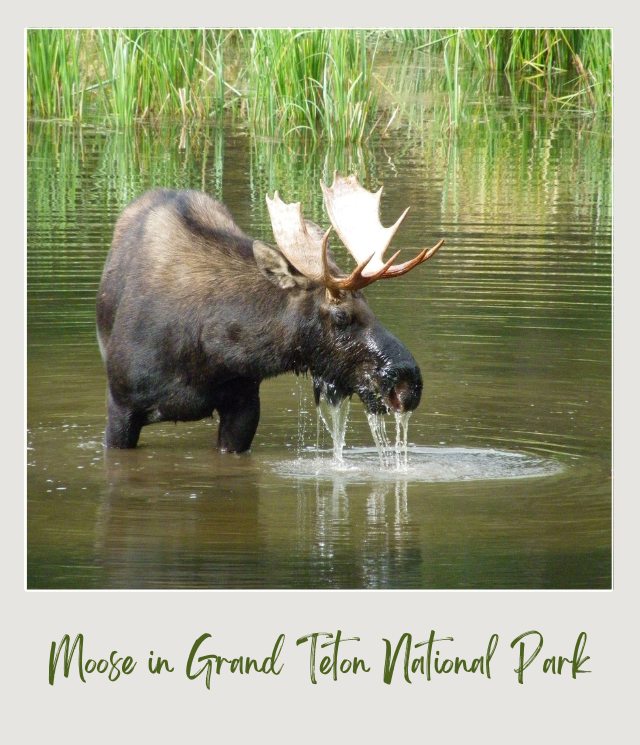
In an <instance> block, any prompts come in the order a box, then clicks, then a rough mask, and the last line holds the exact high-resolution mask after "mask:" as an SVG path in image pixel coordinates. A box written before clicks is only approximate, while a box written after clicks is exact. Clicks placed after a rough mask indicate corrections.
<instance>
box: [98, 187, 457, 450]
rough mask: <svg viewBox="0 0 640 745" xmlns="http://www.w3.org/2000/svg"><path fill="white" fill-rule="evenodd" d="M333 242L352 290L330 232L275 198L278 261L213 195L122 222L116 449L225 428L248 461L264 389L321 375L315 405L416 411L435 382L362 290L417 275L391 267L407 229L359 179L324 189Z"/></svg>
mask: <svg viewBox="0 0 640 745" xmlns="http://www.w3.org/2000/svg"><path fill="white" fill-rule="evenodd" d="M322 190H323V193H324V203H325V207H326V210H327V214H328V216H329V219H330V221H331V225H332V227H333V229H335V231H336V233H337V234H338V236H339V237H340V239H341V241H342V242H343V243H344V245H345V246H346V247H347V249H348V250H349V252H350V253H351V255H352V256H353V258H354V259H355V261H356V264H357V266H356V268H355V269H354V270H353V271H352V272H351V274H349V275H348V276H345V275H344V274H343V273H342V272H340V270H339V269H338V267H337V266H336V264H335V262H334V260H333V258H332V255H331V252H330V250H329V235H330V232H331V228H329V230H327V231H324V230H322V229H321V228H320V227H319V226H318V225H316V224H314V223H312V222H310V221H308V220H305V219H304V218H303V216H302V212H301V208H300V204H298V203H295V204H286V203H284V202H283V201H282V200H281V199H280V197H279V196H278V192H276V193H275V194H274V197H273V199H270V198H269V197H268V196H267V206H268V209H269V214H270V217H271V223H272V227H273V235H274V238H275V243H276V246H277V247H274V246H271V245H268V244H267V243H264V242H262V241H260V240H255V239H253V238H250V237H249V236H247V235H246V234H245V233H244V232H243V231H242V230H241V229H240V228H239V227H238V226H237V225H236V223H235V222H234V220H233V218H232V216H231V213H230V212H229V210H228V209H227V208H226V207H225V206H224V205H223V204H222V203H221V202H218V201H216V200H214V199H212V198H211V197H209V196H207V195H206V194H203V193H200V192H195V191H170V190H165V189H158V190H154V191H150V192H147V193H146V194H144V195H142V196H141V197H140V198H138V199H137V200H135V201H134V202H132V203H131V204H130V205H129V206H128V207H127V208H126V209H125V210H124V212H123V213H122V215H121V216H120V218H119V220H118V222H117V224H116V227H115V232H114V237H113V243H112V245H111V249H110V251H109V254H108V256H107V260H106V264H105V268H104V272H103V275H102V280H101V283H100V288H99V291H98V298H97V328H98V342H99V345H100V351H101V354H102V358H103V360H104V364H105V367H106V372H107V380H108V390H107V419H108V420H107V428H106V433H105V444H106V446H107V447H111V448H133V447H135V446H136V444H137V443H138V438H139V437H140V431H141V429H142V427H144V426H145V425H146V424H152V423H154V422H161V421H191V420H196V419H202V418H204V417H209V416H212V414H213V412H214V411H217V412H218V415H219V417H220V426H219V431H218V447H219V448H220V449H221V450H225V451H229V452H237V453H239V452H242V451H245V450H248V449H249V447H250V446H251V442H252V440H253V437H254V435H255V432H256V429H257V426H258V420H259V418H260V396H259V392H260V383H261V382H262V381H263V380H264V379H265V378H269V377H271V376H274V375H279V374H280V373H285V372H291V371H292V372H297V373H301V372H309V373H310V374H311V376H312V377H313V382H314V391H315V394H316V398H318V397H319V396H320V395H321V394H324V395H326V396H327V398H328V399H329V400H330V401H332V402H333V403H336V402H338V401H339V400H341V399H342V398H345V397H347V396H352V395H353V394H354V393H355V394H357V395H358V396H359V397H360V398H361V400H362V402H363V404H364V406H365V408H366V409H367V410H368V411H369V412H372V413H376V414H382V413H386V412H389V411H398V412H403V411H412V410H413V409H415V408H416V407H417V406H418V404H419V403H420V396H421V393H422V377H421V375H420V369H419V368H418V365H417V364H416V361H415V359H414V358H413V356H412V355H411V353H410V352H409V351H408V349H407V348H406V347H405V346H404V345H403V344H402V343H401V342H400V341H398V339H396V338H395V337H394V336H392V334H390V333H389V332H388V331H387V330H386V329H385V328H383V327H382V326H381V325H380V323H378V321H377V319H376V317H375V316H374V314H373V313H372V311H371V309H370V308H369V306H368V304H367V302H366V300H365V299H364V297H363V295H362V293H361V290H362V289H363V288H364V287H366V286H367V285H369V284H371V283H372V282H375V281H376V280H381V279H392V278H394V277H399V276H401V275H403V274H406V273H407V272H408V271H410V270H411V269H413V268H414V267H416V266H418V265H419V264H421V263H422V262H424V261H426V260H427V259H429V258H431V256H433V255H434V254H435V253H436V251H437V250H438V249H439V248H440V246H441V245H442V244H443V241H442V240H441V241H439V242H438V243H436V245H435V246H433V247H432V248H426V249H424V250H422V251H420V252H419V253H418V255H417V256H415V257H414V258H413V259H411V260H410V261H406V262H404V263H400V264H394V262H395V260H396V259H397V257H398V254H399V253H400V252H397V253H395V254H394V255H393V256H391V258H389V259H388V260H385V259H384V258H383V257H384V253H385V251H386V249H387V247H388V245H389V243H390V242H391V240H392V238H393V235H394V233H395V232H396V230H397V229H398V227H399V226H400V224H401V222H402V221H403V219H404V218H405V216H406V214H407V212H408V209H407V210H405V211H404V213H403V214H402V215H401V216H400V218H399V219H398V220H397V221H396V223H395V224H394V225H392V226H391V227H389V228H385V227H383V226H382V224H381V223H380V218H379V207H380V196H381V193H382V189H380V190H379V191H378V192H376V193H372V192H369V191H367V190H366V189H364V188H363V187H362V186H361V185H360V184H359V183H358V181H357V179H356V177H355V176H351V177H349V178H344V177H339V176H337V177H334V182H333V184H332V186H331V187H327V186H325V185H324V184H322Z"/></svg>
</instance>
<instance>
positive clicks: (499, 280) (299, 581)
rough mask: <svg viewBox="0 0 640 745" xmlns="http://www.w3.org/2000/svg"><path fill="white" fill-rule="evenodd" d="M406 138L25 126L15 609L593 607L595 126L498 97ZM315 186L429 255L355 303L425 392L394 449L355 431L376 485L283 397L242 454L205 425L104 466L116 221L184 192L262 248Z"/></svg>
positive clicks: (601, 194) (599, 333) (603, 474)
mask: <svg viewBox="0 0 640 745" xmlns="http://www.w3.org/2000/svg"><path fill="white" fill-rule="evenodd" d="M420 100H423V99H420ZM416 101H418V103H419V99H418V98H416ZM418 103H416V106H418ZM411 111H412V112H413V113H412V116H413V115H414V114H416V112H418V113H419V107H418V108H415V107H414V108H413V109H412V110H411ZM423 113H424V112H423ZM425 116H426V118H427V121H426V122H424V126H423V123H421V122H420V121H418V117H417V114H416V115H415V117H414V118H412V119H410V120H408V119H405V120H403V121H402V122H401V126H399V127H398V128H397V129H394V130H390V132H389V136H388V137H385V138H384V139H381V140H374V141H372V142H370V143H369V144H368V146H366V147H365V148H363V149H362V150H358V149H355V148H354V149H346V150H344V151H340V152H335V151H324V150H319V151H309V150H308V149H307V150H305V149H302V148H299V149H296V148H295V147H291V146H290V147H281V146H279V145H277V143H272V142H259V143H254V142H252V141H251V139H250V138H249V137H248V136H247V134H246V133H245V132H244V131H243V130H242V129H241V128H240V127H238V126H236V125H235V124H234V123H233V122H229V123H228V124H227V126H226V127H225V128H224V129H223V128H220V127H214V126H211V127H207V128H204V130H201V131H200V132H195V131H193V132H191V131H187V132H186V133H185V132H181V130H180V129H179V128H178V129H174V128H172V127H170V126H166V127H159V128H157V129H154V130H144V129H139V130H131V131H127V132H115V131H111V130H109V129H108V128H105V127H104V126H102V125H101V124H96V125H91V124H90V123H88V124H87V126H84V127H82V128H74V127H71V126H67V125H63V124H59V123H39V122H33V123H30V124H29V127H28V257H27V260H28V306H27V312H28V412H27V418H28V447H29V449H28V452H27V463H28V465H27V477H28V504H27V519H28V532H27V540H28V546H27V582H28V586H29V587H33V588H166V587H201V588H223V587H230V588H241V587H290V588H295V587H306V588H311V587H313V588H602V587H609V586H610V583H611V194H610V170H609V169H610V130H609V128H608V124H607V122H602V121H601V120H597V119H596V120H591V119H589V118H586V117H584V116H581V115H573V114H571V113H570V112H562V113H561V114H559V113H557V112H556V113H554V112H548V113H547V114H546V115H544V116H543V115H541V114H540V113H539V112H538V113H534V112H533V111H531V110H530V109H528V108H527V106H526V105H524V104H523V105H521V106H517V107H515V106H511V105H510V103H509V102H508V101H503V100H501V99H497V100H496V102H495V103H494V105H493V108H492V109H490V110H489V111H488V112H487V113H486V114H482V116H480V115H478V117H477V118H476V119H474V121H473V122H472V123H470V124H469V126H468V127H467V128H466V129H465V128H461V130H460V131H459V132H458V134H457V136H456V137H449V136H448V135H446V133H443V132H442V131H441V130H440V129H439V128H438V127H436V126H431V125H432V124H433V122H430V121H429V120H428V113H427V114H425ZM398 122H400V119H398V120H397V123H398ZM334 167H338V168H340V170H341V171H342V172H345V171H350V170H353V169H355V168H358V169H360V173H361V175H363V176H364V177H365V180H366V181H367V183H368V184H370V185H371V186H372V187H373V186H377V185H378V184H380V183H384V184H385V194H384V196H383V205H382V212H383V214H382V219H383V223H384V224H390V222H392V220H393V219H395V216H397V215H398V214H399V213H400V212H401V211H402V209H403V208H404V207H405V206H407V205H408V204H411V205H412V210H411V212H410V214H409V217H408V218H407V220H406V222H405V224H404V225H403V227H402V229H401V230H400V231H399V233H398V235H397V239H396V244H397V246H398V247H399V248H402V249H406V251H407V253H408V254H412V252H414V251H415V250H417V248H419V247H421V246H423V245H427V244H429V245H432V244H433V243H434V242H435V241H436V240H437V239H438V238H440V237H442V236H443V237H445V238H446V244H445V246H444V248H443V249H442V250H441V251H440V253H439V254H438V256H437V257H435V258H434V259H433V260H431V261H429V262H427V263H426V264H425V265H424V266H422V267H419V268H418V269H416V270H414V271H413V272H411V273H410V274H408V275H406V276H405V277H403V278H401V279H399V280H393V281H384V282H378V283H376V284H374V285H372V286H371V287H369V288H367V290H366V291H365V295H366V297H367V298H368V300H369V303H370V305H371V306H372V308H373V310H374V312H375V313H376V315H377V317H378V319H379V320H380V322H381V323H383V324H384V325H385V326H386V327H387V328H388V329H389V330H390V331H391V332H392V333H393V334H395V335H396V336H397V337H398V338H400V339H401V340H402V341H403V342H404V343H405V344H406V345H407V346H408V347H409V349H410V350H411V351H412V353H413V355H414V356H415V358H416V360H417V361H418V363H419V365H420V367H421V370H422V375H423V379H424V381H425V385H424V392H423V398H422V402H421V405H420V407H419V408H418V409H417V410H416V411H415V412H414V413H413V415H412V417H411V427H410V428H408V429H407V422H402V421H399V422H396V421H395V419H394V417H393V416H389V417H387V418H386V438H387V441H389V442H388V444H386V442H385V441H384V438H383V436H382V434H380V423H379V422H377V423H375V425H376V427H377V428H378V429H377V431H378V433H379V437H380V438H381V439H380V447H381V448H382V447H383V445H384V448H385V451H384V453H383V455H384V456H385V457H386V458H387V459H388V460H390V462H388V463H386V464H383V467H381V464H380V454H379V452H378V450H377V449H376V447H375V443H374V441H373V439H372V433H371V430H370V428H369V423H368V421H367V417H366V416H365V414H364V411H363V408H362V406H361V404H360V403H359V402H358V401H357V400H356V399H354V401H353V403H352V406H351V409H350V411H349V416H348V420H347V417H346V413H344V412H343V413H344V417H343V418H341V415H340V412H334V413H335V417H333V415H332V414H331V412H329V413H328V414H325V417H326V418H327V423H328V425H329V428H330V429H332V431H333V428H334V427H335V428H336V432H337V433H338V434H340V433H341V432H342V434H343V435H344V437H345V440H344V442H342V440H340V438H338V439H337V440H335V442H337V443H338V445H337V447H335V446H334V441H332V439H331V438H330V437H329V435H327V434H325V433H324V431H323V430H324V425H322V424H321V425H320V430H318V426H317V424H316V416H315V413H314V411H313V409H314V407H313V405H312V403H311V396H312V394H313V385H312V381H311V380H309V379H307V378H304V377H301V378H299V379H296V377H295V376H293V375H289V376H282V377H279V378H276V379H273V380H269V381H266V382H265V383H264V384H263V385H262V388H261V401H262V415H261V421H260V426H259V429H258V433H257V436H256V439H255V441H254V446H253V450H252V452H251V453H250V454H248V455H244V456H230V455H221V454H219V453H217V452H216V451H215V450H214V449H213V443H214V442H215V433H216V421H215V420H206V421H202V422H193V423H181V424H177V425H174V424H161V425H154V426H152V427H147V428H145V429H144V430H143V433H142V437H141V443H140V447H139V448H138V449H136V450H134V451H126V452H120V451H118V452H108V453H105V452H104V451H103V449H102V445H101V441H102V436H103V432H104V423H105V376H104V372H103V369H102V364H101V360H100V355H99V352H98V348H97V344H96V340H95V331H94V297H95V292H96V288H97V284H98V280H99V277H100V272H101V269H102V265H103V262H104V258H105V255H106V252H107V249H108V246H109V242H110V239H111V232H112V228H113V224H114V222H115V219H116V217H117V214H118V213H119V211H120V210H121V209H122V207H123V206H124V205H125V204H126V203H127V201H129V200H130V199H132V198H133V197H135V196H136V195H137V194H139V193H140V192H142V191H143V190H144V189H146V188H149V187H151V186H157V185H165V186H172V187H187V186H188V187H191V188H204V189H205V190H207V191H209V192H211V193H213V194H217V195H219V196H221V197H222V198H223V199H224V201H225V202H226V203H227V204H228V205H229V207H230V209H231V210H232V212H233V214H234V216H235V218H236V220H237V221H238V223H239V224H240V225H241V226H242V227H243V228H244V229H245V230H246V231H247V232H248V233H250V234H252V235H255V236H258V237H262V238H264V239H267V240H270V238H271V232H270V228H269V223H268V216H267V213H266V206H265V203H264V194H265V192H266V191H270V192H271V193H272V192H273V190H274V188H279V189H280V192H281V194H282V195H283V198H286V199H292V200H293V199H298V198H299V199H301V200H302V202H303V204H304V207H305V214H308V216H309V217H310V218H311V219H314V220H316V221H318V222H322V223H323V224H324V220H325V218H324V217H323V209H322V201H321V193H320V188H319V180H320V178H321V177H323V178H325V180H326V178H329V177H330V175H331V173H332V170H333V168H334ZM336 253H337V258H338V261H339V262H340V263H341V264H342V266H344V267H345V268H347V267H349V266H350V263H349V259H348V258H347V257H346V255H345V254H344V252H341V251H340V250H339V249H337V250H336ZM403 253H404V251H403ZM401 258H403V259H404V258H405V257H401ZM405 441H407V446H406V450H405V449H404V442H405ZM316 443H317V445H316ZM396 443H398V447H397V452H396ZM334 447H335V450H334ZM404 453H406V456H405V455H404ZM339 456H340V457H341V459H342V462H341V463H339V462H337V461H339Z"/></svg>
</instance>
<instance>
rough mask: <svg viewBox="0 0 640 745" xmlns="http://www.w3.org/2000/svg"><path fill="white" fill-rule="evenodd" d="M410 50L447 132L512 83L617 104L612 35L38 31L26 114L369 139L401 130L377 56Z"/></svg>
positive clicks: (596, 106)
mask: <svg viewBox="0 0 640 745" xmlns="http://www.w3.org/2000/svg"><path fill="white" fill-rule="evenodd" d="M379 50H382V51H383V52H384V55H381V54H379V53H378V52H379ZM408 55H409V56H410V55H419V56H420V57H421V59H422V68H423V69H425V68H426V69H427V70H428V71H429V77H430V79H431V81H432V86H431V88H432V93H433V95H434V96H435V97H438V96H440V97H441V98H442V97H446V99H445V100H443V102H441V104H440V105H443V106H446V111H447V119H448V123H447V127H448V128H450V129H451V128H455V127H456V126H458V124H459V121H460V119H461V117H462V116H464V114H465V111H466V110H467V100H466V98H465V97H466V96H468V95H474V96H475V95H479V96H480V97H481V98H482V97H486V96H491V95H493V93H494V92H495V81H496V78H497V76H500V75H505V74H506V76H507V77H508V79H509V86H510V88H511V90H512V91H514V92H517V95H519V96H522V97H523V100H527V101H534V102H535V103H536V104H538V103H540V104H542V105H544V106H549V105H558V106H561V107H565V108H569V109H573V110H576V109H577V110H580V111H597V112H602V111H604V112H607V113H609V112H610V109H611V35H610V32H609V31H608V30H602V29H462V30H461V29H438V30H432V29H404V30H394V31H381V30H370V31H365V30H358V31H351V30H344V29H329V30H327V29H324V30H308V29H305V30H298V31H291V30H281V29H265V30H256V31H251V30H223V29H110V30H103V31H91V30H60V29H57V30H56V29H54V30H30V31H29V32H28V34H27V62H28V68H27V107H28V112H29V115H30V116H31V117H32V118H61V119H67V120H72V119H73V120H78V121H80V120H89V119H95V118H98V119H100V120H101V121H103V122H111V123H113V124H115V125H117V126H123V125H128V124H131V123H133V122H140V121H142V122H147V121H153V120H159V119H160V118H162V117H171V118H174V119H177V120H179V121H181V122H182V123H183V124H186V123H189V122H193V121H200V122H206V121H208V120H210V119H219V118H220V117H221V116H222V115H223V113H224V111H225V110H227V109H230V108H233V109H237V110H238V111H239V112H240V115H241V116H243V117H245V118H246V121H247V125H248V127H249V128H250V130H251V132H252V133H253V134H254V135H256V136H260V137H273V138H278V139H290V138H291V137H295V136H298V137H300V136H302V137H306V138H307V139H310V140H312V141H314V142H320V141H325V142H328V143H329V144H331V145H333V144H336V143H362V142H364V141H366V139H367V138H368V137H370V136H371V134H372V133H373V132H378V133H381V134H384V133H385V131H386V130H387V129H388V128H389V127H390V126H391V125H392V124H393V123H394V122H395V124H396V125H397V123H398V122H399V121H400V119H401V117H400V116H399V108H400V104H399V103H398V102H397V101H394V100H393V94H394V93H395V86H394V85H393V84H391V85H390V86H388V89H387V90H385V89H384V87H381V86H380V85H379V81H380V79H381V76H380V75H379V74H378V71H379V69H380V62H379V60H380V61H382V60H384V64H387V63H388V62H389V61H390V60H391V61H392V62H393V63H394V64H395V63H397V61H398V60H399V59H404V58H406V57H407V56H408ZM425 62H426V64H425ZM396 67H397V64H396ZM443 81H444V84H443ZM428 100H429V101H431V100H432V96H431V93H430V94H429V99H428ZM421 108H422V110H423V111H424V110H425V106H422V107H421Z"/></svg>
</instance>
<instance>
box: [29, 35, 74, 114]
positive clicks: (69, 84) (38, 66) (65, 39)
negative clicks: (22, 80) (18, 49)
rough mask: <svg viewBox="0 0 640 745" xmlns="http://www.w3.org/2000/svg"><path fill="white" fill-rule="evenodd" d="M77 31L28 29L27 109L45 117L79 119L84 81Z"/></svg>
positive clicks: (31, 112)
mask: <svg viewBox="0 0 640 745" xmlns="http://www.w3.org/2000/svg"><path fill="white" fill-rule="evenodd" d="M80 33H81V32H79V31H65V30H60V29H45V30H33V29H31V30H29V31H27V109H28V111H29V112H30V114H31V115H32V116H35V117H41V118H45V119H74V118H75V119H81V118H82V115H83V111H84V80H83V74H82V70H81V63H80V55H81V47H82V45H81V43H80Z"/></svg>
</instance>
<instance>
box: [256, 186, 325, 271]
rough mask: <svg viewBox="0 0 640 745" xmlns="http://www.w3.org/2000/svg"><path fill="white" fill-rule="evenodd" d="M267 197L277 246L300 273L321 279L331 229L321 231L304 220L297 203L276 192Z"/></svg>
mask: <svg viewBox="0 0 640 745" xmlns="http://www.w3.org/2000/svg"><path fill="white" fill-rule="evenodd" d="M266 200H267V208H268V209H269V216H270V217H271V226H272V228H273V237H274V238H275V239H276V243H277V244H278V248H279V249H280V250H281V251H282V253H283V254H284V255H285V256H286V257H287V260H288V261H289V262H290V263H291V264H293V266H294V267H295V268H296V269H297V270H298V271H299V272H300V273H301V274H303V275H304V276H305V277H308V278H309V279H312V280H315V281H317V282H323V281H324V273H325V266H326V264H327V259H326V254H327V251H328V246H329V233H331V228H329V230H327V231H326V233H323V232H322V229H321V228H319V227H318V226H317V225H315V224H314V223H312V222H308V221H307V220H304V219H303V218H302V210H301V209H300V202H294V203H292V204H286V203H285V202H283V201H282V199H280V196H279V194H278V192H277V191H276V192H275V193H274V195H273V199H269V196H268V195H267V197H266Z"/></svg>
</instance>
